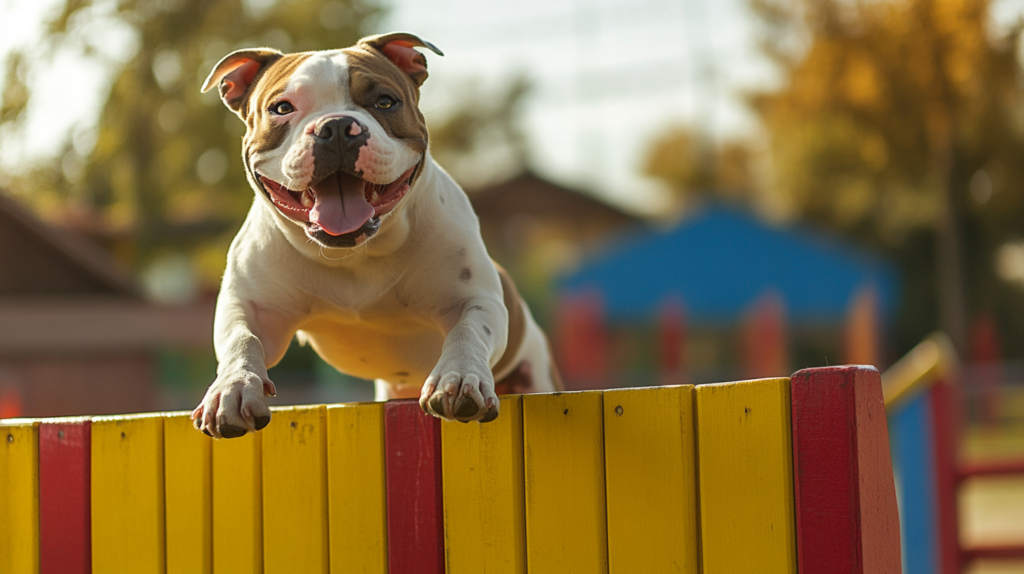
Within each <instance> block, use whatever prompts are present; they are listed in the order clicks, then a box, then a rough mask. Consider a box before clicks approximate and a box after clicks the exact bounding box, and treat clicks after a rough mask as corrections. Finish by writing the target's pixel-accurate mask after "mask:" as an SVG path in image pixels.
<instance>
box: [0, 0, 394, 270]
mask: <svg viewBox="0 0 1024 574" xmlns="http://www.w3.org/2000/svg"><path fill="white" fill-rule="evenodd" d="M381 10H382V9H381V7H380V5H379V4H378V3H377V2H376V0H331V1H328V2H324V1H322V0H288V1H284V0H116V2H111V1H106V2H104V1H102V0H97V1H93V0H64V3H63V5H62V6H59V12H58V13H57V14H56V16H54V17H53V19H52V20H51V21H50V22H49V23H48V25H47V28H46V31H45V38H44V42H43V49H42V50H41V52H40V51H38V47H34V48H33V51H32V52H31V53H29V52H24V51H23V52H14V53H13V54H11V55H10V57H9V58H8V61H7V65H6V66H5V70H6V77H5V79H4V89H3V93H2V97H3V101H2V105H0V127H4V124H7V125H6V127H7V128H10V127H16V125H17V124H18V122H22V121H23V120H24V117H25V111H26V109H27V106H28V105H29V102H30V101H31V97H32V94H31V91H30V90H29V88H28V86H27V84H26V82H25V78H27V77H30V76H31V71H32V69H33V68H35V67H44V66H46V65H48V63H49V62H50V61H51V60H52V59H53V58H54V57H55V55H57V54H60V53H62V52H64V53H67V52H71V53H74V54H75V55H76V57H80V58H84V59H89V58H91V59H93V60H98V61H100V62H101V63H102V64H103V65H105V66H108V67H115V71H114V72H113V74H112V77H113V78H115V79H114V80H113V84H112V86H111V89H110V93H109V96H108V97H107V99H106V102H105V104H104V105H103V108H102V111H101V116H100V119H99V122H98V124H97V128H96V131H95V133H94V134H93V137H88V136H86V137H84V138H76V141H75V142H74V145H71V143H70V142H69V143H68V145H66V146H65V151H66V153H65V154H64V155H63V156H62V157H60V158H57V159H56V160H55V161H54V164H53V165H45V164H44V165H40V166H37V167H36V168H35V169H32V170H27V171H26V172H25V173H23V174H21V175H20V177H16V178H15V179H14V182H13V184H12V187H15V188H18V187H21V188H23V189H22V190H21V193H20V195H21V196H22V197H23V198H25V199H26V200H28V201H33V200H35V201H36V202H41V201H49V205H50V206H56V205H60V206H67V205H74V206H76V208H77V212H78V214H79V216H78V217H79V224H80V226H86V227H89V226H91V227H93V228H95V229H97V230H100V233H99V235H103V234H104V233H106V234H107V235H110V234H112V233H113V234H115V235H119V236H120V237H123V238H125V239H124V241H122V242H121V248H122V251H125V250H127V251H128V253H121V254H122V255H126V257H127V259H129V261H130V262H131V263H133V264H134V265H135V266H136V267H138V268H141V267H144V266H145V265H147V263H149V262H150V261H151V260H152V259H153V258H154V257H157V256H160V255H161V254H166V253H167V252H168V251H171V252H178V253H181V252H182V251H184V252H187V253H189V254H190V255H191V256H193V257H195V259H196V261H197V263H198V266H199V272H200V274H203V275H206V276H207V277H206V278H207V283H208V284H209V283H210V282H211V280H212V284H213V286H215V285H216V282H217V281H218V280H219V278H220V273H221V271H222V270H223V255H224V253H226V250H227V243H228V241H229V240H230V236H231V235H232V234H233V231H234V229H235V228H237V226H238V224H239V223H240V222H241V220H242V218H243V217H244V214H245V212H246V210H247V209H248V206H249V204H250V202H251V200H252V191H251V190H250V189H249V186H248V184H247V183H246V181H245V176H244V172H243V170H242V169H241V165H240V163H239V162H238V161H236V160H235V158H237V157H238V156H239V154H240V147H241V146H240V136H241V135H242V134H243V133H244V125H243V124H242V122H240V121H239V120H238V118H237V117H236V116H234V115H233V114H232V113H231V112H230V111H229V110H227V109H226V108H225V107H224V106H223V105H221V103H220V100H219V99H218V97H217V91H216V90H211V91H210V92H207V93H206V94H200V93H199V87H200V85H201V84H202V81H203V80H204V79H205V77H206V76H207V74H208V73H209V72H210V70H211V69H212V68H213V66H214V64H215V63H216V62H217V61H218V60H219V59H220V58H221V57H223V56H225V55H226V54H228V53H229V52H231V51H232V50H235V49H238V48H245V47H253V46H271V47H274V48H278V49H280V50H282V51H286V52H287V51H304V50H314V49H325V48H337V47H344V46H348V45H351V44H352V43H354V42H355V41H356V40H357V39H358V38H359V37H360V36H362V35H364V34H365V33H369V31H370V30H371V28H372V27H373V25H374V22H375V19H376V18H377V17H378V16H379V15H380V14H381ZM113 32H119V33H125V32H126V33H127V34H128V35H129V37H131V38H132V39H133V40H132V42H128V44H129V45H130V46H133V50H134V51H133V52H132V53H130V54H124V55H119V57H118V58H110V57H105V56H104V50H103V44H104V42H108V41H109V38H107V37H106V36H107V35H108V34H110V33H113ZM78 139H82V140H85V143H84V144H83V143H82V142H81V141H77V140H78ZM89 140H94V141H95V143H94V144H92V141H89ZM16 175H17V174H16ZM15 191H18V190H17V189H15Z"/></svg>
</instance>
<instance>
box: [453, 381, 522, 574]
mask: <svg viewBox="0 0 1024 574" xmlns="http://www.w3.org/2000/svg"><path fill="white" fill-rule="evenodd" d="M522 400H523V399H522V397H520V396H517V395H509V396H503V397H500V399H499V401H500V404H499V407H500V408H499V410H500V412H501V415H500V416H499V417H498V418H497V419H495V420H494V421H492V422H489V423H486V424H480V423H469V424H451V423H445V424H442V425H441V469H442V475H443V477H444V536H445V546H446V547H445V556H446V561H447V572H448V574H463V573H466V574H498V573H501V574H520V573H525V572H526V515H525V508H524V492H523V480H524V477H523V411H522Z"/></svg>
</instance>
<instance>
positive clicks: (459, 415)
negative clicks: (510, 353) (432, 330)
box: [420, 297, 508, 422]
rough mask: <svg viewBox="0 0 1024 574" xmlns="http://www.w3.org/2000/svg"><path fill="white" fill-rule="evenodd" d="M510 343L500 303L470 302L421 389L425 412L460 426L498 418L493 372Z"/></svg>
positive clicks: (482, 300)
mask: <svg viewBox="0 0 1024 574" xmlns="http://www.w3.org/2000/svg"><path fill="white" fill-rule="evenodd" d="M454 313H458V311H455V312H454ZM443 323H444V321H442V325H443ZM507 340H508V311H507V310H506V309H505V305H504V304H503V303H502V302H501V301H500V300H499V299H496V298H487V297H479V298H473V299H469V300H467V301H466V302H465V303H464V305H462V306H461V314H460V315H457V322H456V323H455V324H454V326H453V327H452V328H451V329H450V330H449V331H448V333H447V335H446V337H445V340H444V346H443V347H442V350H441V358H440V359H439V360H438V362H437V366H435V367H434V370H433V371H432V372H431V373H430V376H429V377H428V378H427V380H426V382H425V383H424V384H423V390H422V391H421V393H420V406H421V407H422V408H423V410H424V411H426V412H428V413H430V414H433V415H435V416H438V417H441V418H443V419H447V420H458V421H462V422H469V421H480V422H489V421H492V420H494V419H495V418H497V416H498V395H497V394H496V393H495V392H494V375H493V374H492V373H491V367H492V366H493V365H494V364H495V363H497V362H498V359H499V358H500V357H501V354H502V353H503V352H505V345H506V343H507Z"/></svg>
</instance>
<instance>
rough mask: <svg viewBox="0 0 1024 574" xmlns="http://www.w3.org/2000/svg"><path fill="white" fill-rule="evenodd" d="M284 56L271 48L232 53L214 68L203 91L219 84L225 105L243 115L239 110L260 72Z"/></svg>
mask: <svg viewBox="0 0 1024 574" xmlns="http://www.w3.org/2000/svg"><path fill="white" fill-rule="evenodd" d="M283 55H284V54H282V53H281V52H278V51H277V50H272V49H270V48H253V49H248V50H237V51H235V52H231V53H230V54H228V55H227V56H224V58H222V59H221V61H220V62H217V65H216V66H214V67H213V71H212V72H210V75H209V76H207V78H206V81H205V82H203V87H202V91H203V92H206V91H207V90H209V89H210V88H212V87H213V86H214V84H219V85H220V99H222V100H224V105H226V106H227V107H229V108H231V110H232V111H234V112H235V113H241V112H239V110H240V109H241V108H242V104H243V103H245V97H246V96H247V95H248V93H249V88H251V87H252V85H253V84H254V83H255V81H256V76H257V75H258V74H259V72H260V70H262V69H264V68H266V67H267V66H269V65H270V64H273V63H274V62H276V61H277V60H278V58H280V57H281V56H283Z"/></svg>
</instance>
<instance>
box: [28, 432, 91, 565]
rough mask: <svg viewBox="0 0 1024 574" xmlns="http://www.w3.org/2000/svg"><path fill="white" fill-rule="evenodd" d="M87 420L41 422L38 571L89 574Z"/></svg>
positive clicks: (89, 518)
mask: <svg viewBox="0 0 1024 574" xmlns="http://www.w3.org/2000/svg"><path fill="white" fill-rule="evenodd" d="M91 431H92V423H91V421H89V420H88V419H77V420H73V419H51V420H45V421H43V422H42V423H41V424H40V425H39V571H40V572H42V574H89V573H90V572H91V571H92V529H91V527H90V520H91V517H90V516H91V514H90V496H91V488H90V484H91V481H90V463H89V459H90V451H91V446H92V432H91Z"/></svg>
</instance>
